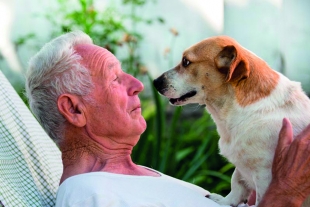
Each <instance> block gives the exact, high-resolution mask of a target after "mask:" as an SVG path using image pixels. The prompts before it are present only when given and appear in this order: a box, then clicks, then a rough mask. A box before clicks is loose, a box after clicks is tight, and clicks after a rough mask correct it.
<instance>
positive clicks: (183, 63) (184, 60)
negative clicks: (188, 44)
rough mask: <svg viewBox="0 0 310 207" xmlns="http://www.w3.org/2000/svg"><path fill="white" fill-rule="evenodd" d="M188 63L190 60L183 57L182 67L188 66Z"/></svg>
mask: <svg viewBox="0 0 310 207" xmlns="http://www.w3.org/2000/svg"><path fill="white" fill-rule="evenodd" d="M189 64H191V61H189V60H188V59H186V58H185V57H184V58H183V59H182V65H183V67H187V66H189Z"/></svg>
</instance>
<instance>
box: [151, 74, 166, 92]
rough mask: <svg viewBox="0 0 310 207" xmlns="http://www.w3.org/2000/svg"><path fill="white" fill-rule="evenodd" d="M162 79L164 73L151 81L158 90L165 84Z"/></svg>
mask: <svg viewBox="0 0 310 207" xmlns="http://www.w3.org/2000/svg"><path fill="white" fill-rule="evenodd" d="M164 80H165V78H164V75H161V76H159V77H158V78H156V79H155V80H154V81H153V85H154V86H155V88H156V90H158V91H160V89H162V88H163V86H164V85H165V84H164Z"/></svg>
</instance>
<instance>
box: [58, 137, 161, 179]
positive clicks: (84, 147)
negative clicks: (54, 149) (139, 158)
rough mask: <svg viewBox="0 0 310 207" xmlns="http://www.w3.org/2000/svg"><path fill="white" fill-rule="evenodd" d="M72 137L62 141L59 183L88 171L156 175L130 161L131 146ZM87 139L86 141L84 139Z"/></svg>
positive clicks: (85, 138)
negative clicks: (61, 163)
mask: <svg viewBox="0 0 310 207" xmlns="http://www.w3.org/2000/svg"><path fill="white" fill-rule="evenodd" d="M82 139H83V138H74V139H72V141H67V142H66V143H62V145H61V147H60V150H61V152H62V161H63V175H62V178H61V183H62V182H63V181H64V180H65V179H66V178H68V177H71V176H74V175H78V174H82V173H88V172H100V171H101V172H111V173H117V174H127V175H147V176H158V174H157V173H154V172H153V171H149V170H147V169H145V168H142V167H140V166H138V165H136V164H135V163H133V162H132V159H131V152H132V148H133V147H132V146H128V145H124V146H119V147H115V146H113V147H111V146H109V145H108V146H106V145H105V144H103V143H98V142H96V141H94V140H92V139H90V138H89V137H84V140H82ZM85 140H87V141H85Z"/></svg>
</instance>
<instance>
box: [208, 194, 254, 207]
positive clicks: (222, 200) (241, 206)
mask: <svg viewBox="0 0 310 207" xmlns="http://www.w3.org/2000/svg"><path fill="white" fill-rule="evenodd" d="M206 197H207V198H209V199H211V200H213V201H214V202H216V203H218V204H220V205H227V206H233V207H247V206H248V205H247V204H244V203H242V204H240V203H238V202H236V201H232V200H230V199H228V198H227V197H223V196H221V195H218V194H216V193H211V194H209V195H207V196H206ZM238 204H239V205H238Z"/></svg>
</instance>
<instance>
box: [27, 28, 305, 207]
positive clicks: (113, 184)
mask: <svg viewBox="0 0 310 207" xmlns="http://www.w3.org/2000/svg"><path fill="white" fill-rule="evenodd" d="M142 90H143V84H142V83H141V82H140V81H139V80H137V79H135V78H134V77H132V76H131V75H129V74H127V73H125V72H123V71H122V69H121V64H120V62H119V61H118V60H117V58H116V57H115V56H114V55H113V54H111V53H110V52H109V51H107V50H106V49H104V48H101V47H99V46H96V45H94V44H93V43H92V40H91V39H90V37H89V36H87V35H86V34H84V33H83V32H80V31H76V32H71V33H67V34H64V35H62V36H60V37H58V38H56V39H54V40H52V41H51V42H50V43H48V44H47V45H45V46H44V47H43V48H42V49H41V51H40V52H39V53H38V54H37V55H35V56H34V57H33V58H32V59H31V61H30V63H29V70H28V73H27V81H26V92H27V96H28V98H29V104H30V107H31V109H32V111H33V113H34V114H35V116H36V117H37V119H38V120H39V122H40V123H41V124H42V126H43V127H44V129H45V130H46V132H47V133H48V134H49V135H50V137H51V138H52V139H53V140H54V141H55V143H56V144H57V145H58V146H59V148H60V150H61V152H62V160H63V175H62V178H61V181H60V187H59V190H58V193H57V201H56V206H100V207H104V206H119V207H124V206H128V207H129V206H132V207H138V206H154V207H155V206H171V207H176V206H185V207H189V206H193V207H198V206H209V207H211V206H212V207H216V206H219V205H218V204H216V203H214V202H213V201H211V200H210V199H208V198H206V197H205V196H206V195H207V194H208V193H209V192H208V191H206V190H204V189H202V188H200V187H198V186H195V185H192V184H190V183H186V182H184V181H181V180H177V179H174V178H172V177H169V176H167V175H164V174H162V173H160V172H158V171H156V170H153V169H150V168H147V167H144V166H140V165H137V164H135V163H133V161H132V160H131V152H132V149H133V147H134V146H135V145H136V144H137V142H138V141H139V138H140V135H141V134H142V133H143V132H144V130H145V129H146V122H145V120H144V118H143V117H142V115H141V105H140V100H139V97H138V94H139V93H140V92H141V91H142ZM283 123H284V124H283V128H282V131H281V133H280V142H279V146H278V148H277V151H278V152H277V155H276V158H275V160H276V161H277V162H275V164H274V167H273V176H274V179H273V180H272V183H271V185H270V188H269V189H268V193H267V194H266V195H265V197H264V199H263V201H262V203H261V204H260V206H267V204H266V203H269V204H268V206H284V205H287V204H288V203H292V204H290V205H289V206H300V205H301V203H302V201H303V200H304V199H305V197H306V196H307V195H308V194H309V193H310V184H307V182H306V180H307V179H306V178H305V177H307V176H310V172H309V171H310V170H308V171H305V172H304V173H303V174H302V175H299V174H296V175H294V176H293V175H292V174H294V173H295V171H294V166H293V169H291V167H292V165H291V164H293V163H295V164H297V163H305V164H308V165H309V164H310V156H300V154H299V153H302V152H301V151H300V152H299V151H298V150H297V149H295V148H296V146H306V145H307V144H308V143H309V140H310V127H308V128H307V129H306V130H305V131H304V132H303V134H302V135H301V136H300V139H295V140H294V142H293V144H291V145H290V143H291V142H292V140H291V139H292V134H291V131H292V129H291V126H290V123H289V121H288V120H286V119H284V122H283ZM301 138H302V139H301ZM290 151H291V152H290ZM296 155H298V156H296ZM294 156H295V157H294ZM287 158H290V159H294V162H293V163H292V162H289V161H288V159H287ZM283 171H285V172H286V174H285V175H283V174H282V172H283ZM282 180H285V182H283V181H282ZM297 186H298V188H296V187H297ZM296 189H302V190H303V191H297V190H296ZM296 192H298V193H296ZM288 195H289V196H288ZM292 201H293V202H292ZM270 203H272V204H271V205H270ZM282 204H283V205H282Z"/></svg>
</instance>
